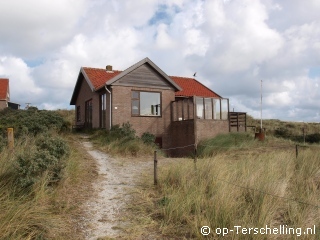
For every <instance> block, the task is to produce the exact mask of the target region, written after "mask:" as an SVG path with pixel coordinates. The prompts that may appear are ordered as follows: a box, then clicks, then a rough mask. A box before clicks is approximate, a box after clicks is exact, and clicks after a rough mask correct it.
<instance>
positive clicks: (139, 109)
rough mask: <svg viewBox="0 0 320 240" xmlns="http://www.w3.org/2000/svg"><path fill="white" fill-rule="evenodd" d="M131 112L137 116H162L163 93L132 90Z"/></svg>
mask: <svg viewBox="0 0 320 240" xmlns="http://www.w3.org/2000/svg"><path fill="white" fill-rule="evenodd" d="M131 113H132V115H135V116H161V94H160V93H157V92H140V91H132V93H131Z"/></svg>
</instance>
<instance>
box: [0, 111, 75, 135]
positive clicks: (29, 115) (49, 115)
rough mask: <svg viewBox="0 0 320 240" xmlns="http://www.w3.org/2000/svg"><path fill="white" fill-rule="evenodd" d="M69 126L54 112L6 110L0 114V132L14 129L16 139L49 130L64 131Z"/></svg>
mask: <svg viewBox="0 0 320 240" xmlns="http://www.w3.org/2000/svg"><path fill="white" fill-rule="evenodd" d="M69 125H70V124H69V123H68V122H66V121H65V120H64V119H63V117H62V116H61V115H60V114H58V113H56V112H54V111H46V110H38V109H37V108H29V109H28V110H12V109H5V110H2V111H1V112H0V132H2V133H5V132H6V130H7V128H8V127H13V128H14V134H15V137H20V136H22V135H25V134H32V135H34V136H36V135H38V134H40V133H44V132H47V131H49V130H56V131H63V130H66V129H67V128H68V126H69Z"/></svg>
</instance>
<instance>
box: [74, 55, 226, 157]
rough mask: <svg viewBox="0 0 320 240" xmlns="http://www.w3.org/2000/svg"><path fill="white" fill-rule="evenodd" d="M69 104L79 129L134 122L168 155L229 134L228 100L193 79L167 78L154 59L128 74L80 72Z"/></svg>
mask: <svg viewBox="0 0 320 240" xmlns="http://www.w3.org/2000/svg"><path fill="white" fill-rule="evenodd" d="M70 104H71V105H75V121H76V125H78V126H84V127H88V128H106V129H110V128H111V127H112V126H113V125H117V124H119V125H122V123H125V122H130V124H131V125H132V127H133V128H134V129H135V130H136V133H137V135H138V136H141V135H142V134H143V133H144V132H149V133H152V134H154V135H155V136H156V137H157V139H156V141H157V143H159V145H161V146H162V147H163V148H164V149H168V148H176V147H180V146H187V145H194V144H196V143H198V142H199V141H200V140H202V139H205V138H209V137H214V136H215V135H217V134H219V133H227V132H229V131H230V124H229V120H228V119H229V100H228V99H224V98H222V97H221V96H220V95H218V94H216V93H215V92H213V91H212V90H210V89H209V88H207V87H205V86H204V85H203V84H201V83H200V82H198V81H197V80H195V79H193V78H183V77H176V76H168V75H167V74H166V73H165V72H163V71H162V70H161V69H160V68H159V67H158V66H157V65H156V64H154V63H153V62H152V61H151V60H150V59H149V58H145V59H142V60H141V61H139V62H137V63H136V64H134V65H132V66H131V67H129V68H127V69H126V70H124V71H116V70H113V69H112V66H110V65H108V66H107V67H106V69H98V68H88V67H81V69H80V72H79V75H78V79H77V82H76V85H75V88H74V92H73V94H72V98H71V101H70ZM186 150H187V149H183V150H181V154H182V153H185V151H186ZM191 150H193V146H190V147H189V149H188V151H191ZM171 153H172V154H174V155H177V154H180V153H179V150H175V151H171Z"/></svg>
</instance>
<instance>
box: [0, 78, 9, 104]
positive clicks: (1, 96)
mask: <svg viewBox="0 0 320 240" xmlns="http://www.w3.org/2000/svg"><path fill="white" fill-rule="evenodd" d="M8 90H9V79H7V78H0V100H6V99H7V93H8Z"/></svg>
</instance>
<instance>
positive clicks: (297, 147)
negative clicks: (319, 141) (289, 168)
mask: <svg viewBox="0 0 320 240" xmlns="http://www.w3.org/2000/svg"><path fill="white" fill-rule="evenodd" d="M296 158H298V144H297V145H296Z"/></svg>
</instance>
